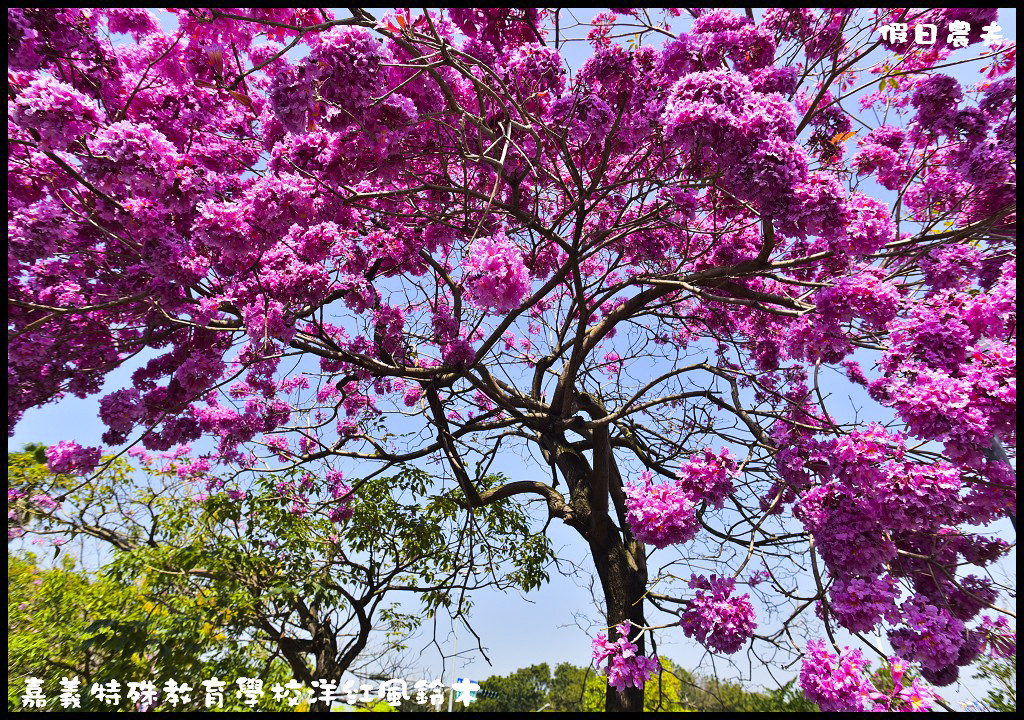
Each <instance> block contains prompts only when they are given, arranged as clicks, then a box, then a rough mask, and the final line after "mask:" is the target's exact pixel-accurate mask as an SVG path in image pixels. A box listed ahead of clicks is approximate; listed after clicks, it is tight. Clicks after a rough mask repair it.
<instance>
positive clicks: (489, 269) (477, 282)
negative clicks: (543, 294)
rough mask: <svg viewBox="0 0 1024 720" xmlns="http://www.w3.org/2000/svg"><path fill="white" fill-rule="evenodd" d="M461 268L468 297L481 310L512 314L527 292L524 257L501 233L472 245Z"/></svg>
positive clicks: (526, 273) (528, 274)
mask: <svg viewBox="0 0 1024 720" xmlns="http://www.w3.org/2000/svg"><path fill="white" fill-rule="evenodd" d="M463 265H464V267H465V268H466V284H467V286H468V288H469V293H470V297H471V298H472V300H473V302H474V303H475V304H476V305H477V306H478V307H480V308H481V309H485V310H496V311H497V312H509V311H510V310H515V309H516V308H517V307H519V305H520V304H521V303H522V302H523V298H525V297H526V296H527V294H529V292H530V273H529V271H528V270H527V269H526V265H525V264H524V263H523V255H522V253H521V252H520V251H519V248H517V247H516V246H515V244H514V243H513V242H512V241H511V240H510V239H509V238H508V237H506V236H505V234H504V233H503V232H502V233H498V234H497V235H494V236H493V237H489V238H480V239H479V240H477V241H475V242H474V243H473V244H472V245H471V246H470V247H469V256H468V257H467V258H466V260H465V262H464V263H463Z"/></svg>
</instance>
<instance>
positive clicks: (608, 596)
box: [588, 515, 647, 712]
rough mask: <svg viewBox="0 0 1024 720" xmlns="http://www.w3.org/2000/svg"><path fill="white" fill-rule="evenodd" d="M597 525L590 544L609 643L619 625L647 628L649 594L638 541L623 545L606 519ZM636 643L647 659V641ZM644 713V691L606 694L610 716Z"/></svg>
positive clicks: (630, 690)
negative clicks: (627, 623)
mask: <svg viewBox="0 0 1024 720" xmlns="http://www.w3.org/2000/svg"><path fill="white" fill-rule="evenodd" d="M595 525H597V527H594V529H593V530H594V532H593V536H592V537H590V538H588V540H589V541H590V551H591V554H592V555H593V557H594V565H595V566H596V567H597V574H598V577H599V578H600V579H601V588H602V590H604V603H605V617H606V621H607V623H608V627H609V631H608V639H609V641H612V642H614V641H615V640H617V639H618V636H619V634H618V630H617V629H616V627H615V626H617V625H618V624H619V623H622V622H624V621H625V620H629V621H630V622H631V623H632V626H633V628H637V627H643V626H644V625H645V620H644V612H643V597H644V593H645V592H646V590H647V564H646V560H645V558H644V555H643V549H642V547H638V546H637V544H636V543H635V541H634V542H632V543H631V546H632V547H627V546H626V545H625V544H623V542H622V539H621V538H620V536H619V533H618V531H617V530H616V529H615V526H614V525H613V524H612V522H611V520H610V518H608V516H607V515H605V516H604V517H603V518H598V519H597V522H596V523H595ZM602 526H603V527H602ZM638 551H639V552H638ZM630 634H632V631H631V633H630ZM634 642H635V643H636V646H637V654H639V655H645V654H646V650H645V645H646V643H645V641H644V638H640V639H639V640H634ZM643 709H644V691H643V688H634V687H627V688H626V689H625V690H624V691H623V692H618V691H617V690H616V689H615V688H613V687H611V686H610V685H609V686H608V690H607V692H606V694H605V710H606V711H607V712H642V711H643Z"/></svg>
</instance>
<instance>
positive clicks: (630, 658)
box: [591, 620, 661, 692]
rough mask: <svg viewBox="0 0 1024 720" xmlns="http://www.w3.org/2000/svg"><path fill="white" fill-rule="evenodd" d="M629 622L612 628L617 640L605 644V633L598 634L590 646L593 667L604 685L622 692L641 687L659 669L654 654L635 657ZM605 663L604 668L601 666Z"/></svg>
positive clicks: (659, 665)
mask: <svg viewBox="0 0 1024 720" xmlns="http://www.w3.org/2000/svg"><path fill="white" fill-rule="evenodd" d="M629 628H630V622H629V620H626V621H625V622H623V623H621V624H619V625H618V626H616V628H615V629H616V632H617V633H618V636H619V639H618V640H616V641H615V642H609V641H608V636H607V634H605V633H598V634H597V639H595V640H594V641H593V642H592V643H591V644H592V646H593V648H594V664H596V665H597V667H598V669H599V670H600V671H602V672H603V673H604V674H605V675H607V676H608V684H609V685H611V686H612V687H613V688H615V689H616V690H618V691H619V692H622V691H623V690H625V689H626V688H627V687H635V688H642V687H643V686H644V683H646V682H647V681H648V680H649V679H650V678H651V676H652V675H653V674H654V673H655V672H656V671H658V670H659V669H660V667H661V663H660V662H659V661H658V657H657V656H656V655H654V656H651V657H647V656H646V655H637V649H638V648H637V646H636V645H635V644H634V643H632V642H630V641H629ZM605 660H608V665H607V667H604V668H602V667H601V665H602V664H603V663H604V662H605Z"/></svg>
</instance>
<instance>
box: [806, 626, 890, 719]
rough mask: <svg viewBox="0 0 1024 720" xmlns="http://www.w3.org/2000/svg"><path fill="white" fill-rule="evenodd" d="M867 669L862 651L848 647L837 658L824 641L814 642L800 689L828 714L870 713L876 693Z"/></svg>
mask: <svg viewBox="0 0 1024 720" xmlns="http://www.w3.org/2000/svg"><path fill="white" fill-rule="evenodd" d="M866 667H867V661H865V659H864V657H863V655H861V652H860V650H851V649H850V648H848V647H847V648H844V649H843V651H842V653H841V654H840V655H839V656H836V655H833V654H831V653H830V652H828V650H826V649H825V643H824V641H822V640H812V641H811V642H810V643H808V644H807V654H806V655H805V656H804V661H803V665H802V666H801V669H800V687H801V688H802V689H803V691H804V694H805V695H806V696H807V699H808V700H812V701H813V702H816V703H817V704H818V705H819V707H821V709H822V710H824V711H825V712H863V711H864V710H870V709H871V708H872V706H873V703H872V700H871V696H872V694H874V693H875V690H874V688H873V687H872V685H871V683H870V681H869V680H868V679H867V677H866V676H865V675H864V671H865V670H866Z"/></svg>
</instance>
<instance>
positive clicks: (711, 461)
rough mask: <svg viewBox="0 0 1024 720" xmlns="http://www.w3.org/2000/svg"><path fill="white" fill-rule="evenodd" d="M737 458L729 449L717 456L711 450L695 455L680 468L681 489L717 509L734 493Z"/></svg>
mask: <svg viewBox="0 0 1024 720" xmlns="http://www.w3.org/2000/svg"><path fill="white" fill-rule="evenodd" d="M736 469H737V465H736V458H735V457H734V456H733V454H732V453H731V452H729V449H728V448H722V450H721V451H720V452H719V453H718V454H717V455H716V454H715V452H714V451H713V450H712V449H711V448H709V447H708V448H704V450H703V452H701V453H699V454H696V455H693V456H692V457H691V458H690V459H689V460H688V461H687V462H684V463H683V464H682V465H680V466H679V472H678V473H676V474H677V476H678V477H679V487H681V488H682V489H683V490H685V491H686V492H688V493H690V494H691V495H692V496H693V497H694V498H695V499H699V500H705V501H707V502H709V503H711V504H712V505H714V506H715V507H716V508H720V507H722V506H723V505H724V504H725V498H727V497H728V496H729V494H730V493H731V492H732V481H733V478H734V477H735V476H736Z"/></svg>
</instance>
